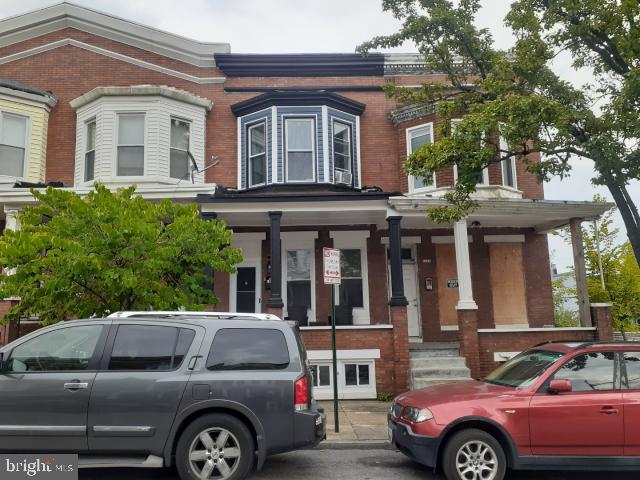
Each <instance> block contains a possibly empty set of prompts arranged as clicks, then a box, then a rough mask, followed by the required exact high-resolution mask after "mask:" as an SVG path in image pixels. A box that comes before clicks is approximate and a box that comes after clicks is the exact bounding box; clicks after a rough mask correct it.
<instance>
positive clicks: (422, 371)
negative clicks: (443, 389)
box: [411, 367, 471, 379]
mask: <svg viewBox="0 0 640 480" xmlns="http://www.w3.org/2000/svg"><path fill="white" fill-rule="evenodd" d="M411 377H412V378H422V379H427V378H467V379H469V378H471V371H470V370H469V369H468V368H467V367H449V368H446V367H440V368H439V367H435V368H412V369H411Z"/></svg>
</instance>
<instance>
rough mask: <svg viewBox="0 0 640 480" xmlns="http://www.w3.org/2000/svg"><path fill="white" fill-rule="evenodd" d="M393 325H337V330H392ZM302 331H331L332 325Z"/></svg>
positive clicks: (302, 328)
mask: <svg viewBox="0 0 640 480" xmlns="http://www.w3.org/2000/svg"><path fill="white" fill-rule="evenodd" d="M392 329H393V325H388V324H381V325H371V324H369V325H336V330H392ZM300 330H302V331H308V330H311V331H312V330H331V325H321V326H317V327H300Z"/></svg>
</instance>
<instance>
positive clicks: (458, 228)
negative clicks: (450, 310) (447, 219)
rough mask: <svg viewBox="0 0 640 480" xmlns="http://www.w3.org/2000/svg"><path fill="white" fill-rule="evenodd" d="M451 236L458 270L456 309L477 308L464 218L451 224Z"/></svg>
mask: <svg viewBox="0 0 640 480" xmlns="http://www.w3.org/2000/svg"><path fill="white" fill-rule="evenodd" d="M453 236H454V243H455V247H456V268H457V270H458V295H459V297H458V305H456V308H457V309H458V310H477V309H478V305H476V302H475V301H474V300H473V286H472V284H471V263H470V261H469V238H468V235H467V221H466V219H463V220H460V221H457V222H455V223H454V224H453Z"/></svg>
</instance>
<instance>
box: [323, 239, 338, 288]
mask: <svg viewBox="0 0 640 480" xmlns="http://www.w3.org/2000/svg"><path fill="white" fill-rule="evenodd" d="M322 254H323V258H324V262H323V265H324V283H325V285H340V283H341V282H342V276H341V272H340V250H338V249H336V248H326V247H325V248H323V249H322Z"/></svg>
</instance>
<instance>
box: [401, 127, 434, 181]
mask: <svg viewBox="0 0 640 480" xmlns="http://www.w3.org/2000/svg"><path fill="white" fill-rule="evenodd" d="M405 133H406V139H407V142H406V143H407V157H408V156H409V155H411V154H412V153H413V152H414V151H415V150H416V149H417V147H420V146H422V145H425V144H427V143H433V142H434V134H433V122H429V123H423V124H420V125H415V126H413V127H410V128H407V130H406V132H405ZM419 137H428V138H429V140H428V141H425V142H423V143H421V144H420V145H417V146H416V148H414V146H413V143H414V142H413V140H415V139H417V138H419ZM420 180H422V181H421V182H420ZM420 183H421V185H420ZM434 188H436V174H435V173H434V174H433V178H432V179H431V182H430V183H426V184H425V183H424V178H422V177H414V176H413V175H409V193H420V192H425V191H429V190H433V189H434Z"/></svg>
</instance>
